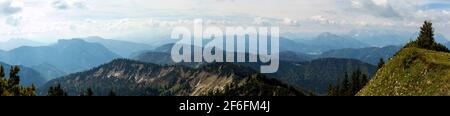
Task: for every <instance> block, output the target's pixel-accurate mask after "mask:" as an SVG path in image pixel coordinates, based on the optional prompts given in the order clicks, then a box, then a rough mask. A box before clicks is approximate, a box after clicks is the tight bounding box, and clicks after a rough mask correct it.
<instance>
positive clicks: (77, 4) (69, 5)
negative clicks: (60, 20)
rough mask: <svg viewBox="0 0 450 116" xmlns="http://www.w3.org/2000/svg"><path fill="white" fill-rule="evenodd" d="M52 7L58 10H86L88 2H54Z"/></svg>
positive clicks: (76, 0) (77, 0)
mask: <svg viewBox="0 0 450 116" xmlns="http://www.w3.org/2000/svg"><path fill="white" fill-rule="evenodd" d="M51 5H52V6H53V7H54V8H56V9H61V10H66V9H72V8H86V7H87V4H86V0H54V1H53V2H51Z"/></svg>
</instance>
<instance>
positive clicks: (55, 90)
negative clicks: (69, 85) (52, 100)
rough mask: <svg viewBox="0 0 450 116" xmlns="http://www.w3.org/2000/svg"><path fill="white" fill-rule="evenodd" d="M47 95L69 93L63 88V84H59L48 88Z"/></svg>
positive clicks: (65, 94)
mask: <svg viewBox="0 0 450 116" xmlns="http://www.w3.org/2000/svg"><path fill="white" fill-rule="evenodd" d="M47 96H68V95H67V92H65V91H64V90H63V89H62V88H61V84H58V85H57V86H56V87H50V88H49V89H48V94H47Z"/></svg>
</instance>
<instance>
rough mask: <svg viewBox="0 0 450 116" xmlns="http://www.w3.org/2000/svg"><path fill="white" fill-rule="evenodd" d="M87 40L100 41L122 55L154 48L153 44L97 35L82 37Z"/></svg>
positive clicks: (128, 55) (126, 55)
mask: <svg viewBox="0 0 450 116" xmlns="http://www.w3.org/2000/svg"><path fill="white" fill-rule="evenodd" d="M82 39H83V40H85V41H87V42H92V43H99V44H102V45H103V46H105V47H106V48H108V49H109V50H111V51H112V52H114V53H116V54H118V55H120V56H122V57H125V58H127V57H130V56H131V54H132V53H135V52H140V51H146V50H152V49H154V47H153V46H150V45H148V44H142V43H134V42H128V41H122V40H113V39H104V38H101V37H97V36H92V37H87V38H82Z"/></svg>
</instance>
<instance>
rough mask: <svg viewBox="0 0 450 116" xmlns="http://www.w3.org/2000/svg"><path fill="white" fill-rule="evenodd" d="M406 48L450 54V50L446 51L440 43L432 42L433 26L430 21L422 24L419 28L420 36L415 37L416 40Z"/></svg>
mask: <svg viewBox="0 0 450 116" xmlns="http://www.w3.org/2000/svg"><path fill="white" fill-rule="evenodd" d="M408 47H416V48H422V49H428V50H433V51H439V52H447V53H450V50H448V48H447V47H445V46H444V45H442V44H440V43H436V41H435V40H434V29H433V24H432V23H431V22H430V21H425V22H424V24H423V25H422V27H421V28H420V34H419V37H417V40H415V41H412V42H409V43H408V44H406V45H405V47H404V48H408Z"/></svg>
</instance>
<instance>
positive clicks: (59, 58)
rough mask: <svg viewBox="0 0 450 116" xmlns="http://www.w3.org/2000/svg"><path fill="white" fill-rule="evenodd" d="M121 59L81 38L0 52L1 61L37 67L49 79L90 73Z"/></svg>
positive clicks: (100, 46)
mask: <svg viewBox="0 0 450 116" xmlns="http://www.w3.org/2000/svg"><path fill="white" fill-rule="evenodd" d="M119 57H120V56H118V55H117V54H115V53H113V52H111V51H109V50H108V49H107V48H105V47H104V46H102V45H101V44H98V43H89V42H86V41H84V40H81V39H70V40H59V41H58V42H57V43H55V44H52V45H49V46H38V47H30V46H22V47H19V48H15V49H12V50H10V51H5V52H2V53H0V61H2V62H5V63H8V64H19V65H24V66H28V67H35V68H38V71H41V73H42V74H46V75H47V76H62V74H69V73H73V72H77V71H83V70H87V69H90V68H92V67H95V66H98V65H100V64H103V63H106V62H109V61H111V60H112V59H114V58H119ZM48 71H56V72H48ZM47 78H49V79H52V78H55V77H47Z"/></svg>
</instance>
